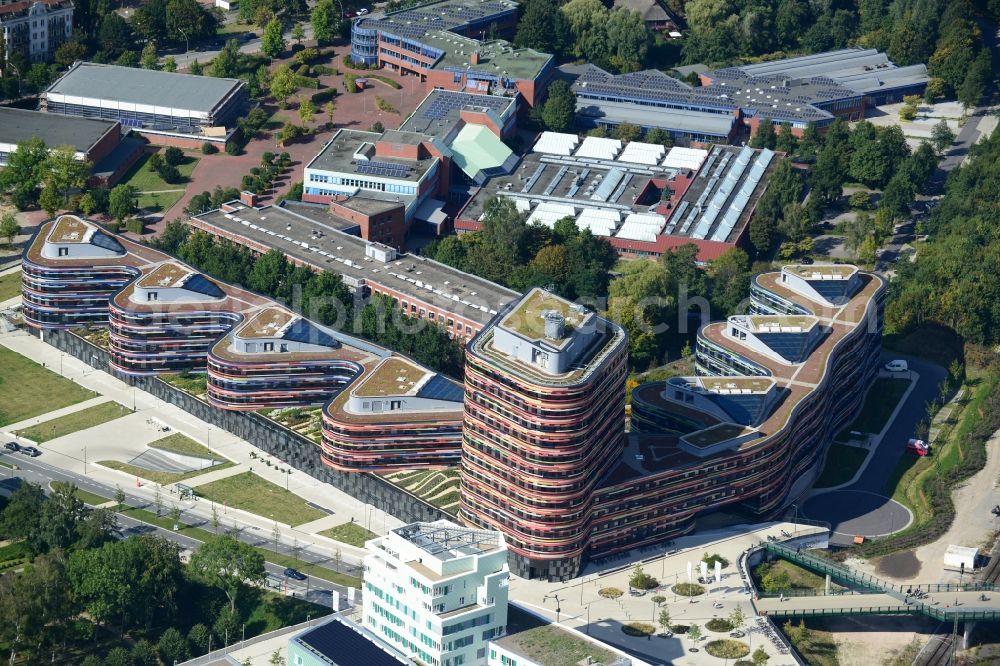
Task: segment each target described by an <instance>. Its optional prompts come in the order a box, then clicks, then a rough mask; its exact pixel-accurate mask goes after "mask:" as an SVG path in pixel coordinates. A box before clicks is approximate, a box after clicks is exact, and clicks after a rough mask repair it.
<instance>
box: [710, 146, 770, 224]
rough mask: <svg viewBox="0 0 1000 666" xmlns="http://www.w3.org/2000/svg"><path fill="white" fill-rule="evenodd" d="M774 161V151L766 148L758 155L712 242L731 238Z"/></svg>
mask: <svg viewBox="0 0 1000 666" xmlns="http://www.w3.org/2000/svg"><path fill="white" fill-rule="evenodd" d="M772 159H774V151H771V150H768V149H766V148H765V149H764V150H762V151H760V153H758V154H757V159H756V160H754V165H753V167H751V169H750V171H749V172H748V173H747V177H746V179H745V180H744V181H743V184H742V185H741V186H740V190H739V192H737V194H736V196H735V197H733V200H732V202H730V204H729V209H728V210H727V211H726V214H725V216H724V217H723V218H722V222H720V223H719V227H718V228H717V229H716V230H715V233H713V234H712V240H714V241H725V240H726V239H727V238H729V234H731V233H732V231H733V229H734V228H735V227H736V223H737V222H738V221H739V219H740V216H741V215H743V211H744V210H746V207H747V203H749V201H750V197H752V196H753V193H754V190H756V189H757V185H758V184H759V183H760V181H761V178H763V177H764V172H765V171H766V170H767V167H768V165H769V164H770V163H771V160H772Z"/></svg>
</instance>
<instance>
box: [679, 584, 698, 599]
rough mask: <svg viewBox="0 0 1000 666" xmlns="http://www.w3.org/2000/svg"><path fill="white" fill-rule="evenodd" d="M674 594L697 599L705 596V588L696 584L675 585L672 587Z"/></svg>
mask: <svg viewBox="0 0 1000 666" xmlns="http://www.w3.org/2000/svg"><path fill="white" fill-rule="evenodd" d="M674 592H675V593H676V594H679V595H681V596H682V597H697V596H698V595H701V594H705V588H703V587H702V586H701V585H698V584H697V583H677V584H676V585H674Z"/></svg>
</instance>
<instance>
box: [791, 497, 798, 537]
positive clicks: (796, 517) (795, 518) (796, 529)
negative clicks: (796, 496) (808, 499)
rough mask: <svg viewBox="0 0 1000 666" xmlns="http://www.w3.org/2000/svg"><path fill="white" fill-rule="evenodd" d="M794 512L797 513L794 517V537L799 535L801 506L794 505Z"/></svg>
mask: <svg viewBox="0 0 1000 666" xmlns="http://www.w3.org/2000/svg"><path fill="white" fill-rule="evenodd" d="M792 510H793V511H794V512H795V513H794V515H793V516H792V536H795V535H796V534H798V533H799V505H798V504H793V505H792Z"/></svg>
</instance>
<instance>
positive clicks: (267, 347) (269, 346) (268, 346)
mask: <svg viewBox="0 0 1000 666" xmlns="http://www.w3.org/2000/svg"><path fill="white" fill-rule="evenodd" d="M264 351H266V352H269V351H274V343H273V342H265V343H264Z"/></svg>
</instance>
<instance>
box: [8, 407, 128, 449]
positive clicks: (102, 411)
mask: <svg viewBox="0 0 1000 666" xmlns="http://www.w3.org/2000/svg"><path fill="white" fill-rule="evenodd" d="M131 413H132V410H131V409H129V408H128V407H124V406H122V405H119V404H118V403H117V402H113V401H109V402H102V403H101V404H99V405H94V406H93V407H88V408H87V409H81V410H80V411H78V412H73V413H72V414H67V415H66V416H60V417H59V418H56V419H52V420H51V421H45V422H43V423H39V424H38V425H36V426H31V427H30V428H25V429H24V430H18V431H17V435H18V436H19V437H26V438H28V439H30V440H32V441H34V442H39V443H41V442H48V441H50V440H53V439H58V438H59V437H65V436H66V435H69V434H72V433H74V432H79V431H80V430H87V429H88V428H93V427H96V426H99V425H101V424H102V423H107V422H108V421H114V420H115V419H118V418H121V417H123V416H125V415H126V414H131Z"/></svg>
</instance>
